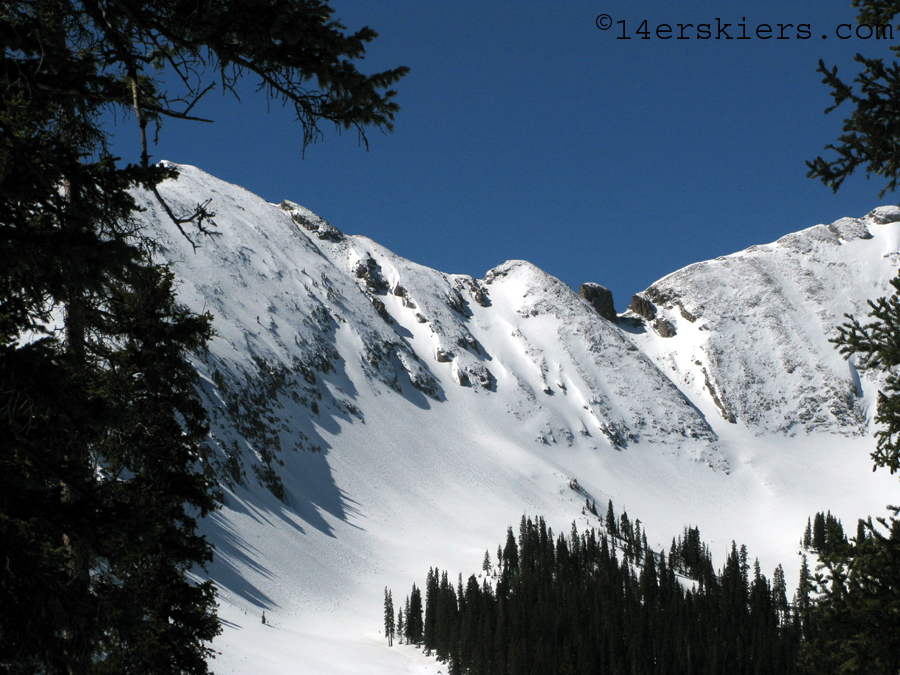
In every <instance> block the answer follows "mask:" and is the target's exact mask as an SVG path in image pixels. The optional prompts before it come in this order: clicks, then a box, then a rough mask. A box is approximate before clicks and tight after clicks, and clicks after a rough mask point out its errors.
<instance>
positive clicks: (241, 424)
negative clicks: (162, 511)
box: [142, 167, 725, 496]
mask: <svg viewBox="0 0 900 675" xmlns="http://www.w3.org/2000/svg"><path fill="white" fill-rule="evenodd" d="M163 189H164V194H165V195H166V198H167V199H168V200H170V202H171V204H172V205H173V206H174V207H175V208H176V209H179V210H181V211H185V212H187V211H189V210H190V209H191V207H192V206H193V204H195V203H197V202H200V201H205V200H206V199H210V198H211V199H212V204H213V208H214V210H215V212H216V223H217V225H218V234H217V235H216V236H214V237H212V238H206V239H203V240H202V241H200V242H199V243H200V247H199V248H198V249H197V250H196V251H194V250H193V249H192V248H191V246H190V243H189V242H188V241H187V240H185V239H184V237H182V236H181V235H180V234H179V233H177V232H173V231H172V228H171V227H170V226H169V225H168V223H167V222H166V220H165V217H164V216H163V214H162V213H160V212H159V209H158V207H157V206H156V205H155V204H154V203H153V202H152V200H151V199H149V198H146V199H143V200H142V206H144V207H145V208H146V209H147V213H146V216H145V221H146V222H147V223H148V226H149V227H151V228H156V232H157V233H158V236H161V237H162V238H163V239H164V241H165V247H164V249H163V252H162V253H163V256H164V257H165V258H166V259H168V260H171V261H173V262H177V264H178V276H179V279H180V281H181V284H182V285H181V291H180V293H181V297H182V298H183V299H184V300H185V301H186V302H187V303H188V304H190V305H191V306H192V307H195V308H197V309H205V310H207V311H211V312H212V313H213V315H214V316H215V324H214V325H215V329H216V332H217V338H216V339H214V340H213V342H212V344H211V345H210V353H209V355H208V356H207V357H206V359H204V362H203V363H201V364H199V368H200V371H201V373H202V374H203V376H204V378H205V379H206V381H207V382H208V386H207V389H206V391H207V395H208V397H209V401H210V402H211V404H212V405H211V410H212V411H213V420H214V432H215V439H216V443H217V445H218V446H219V450H220V454H219V459H220V461H222V462H223V463H224V464H225V466H226V467H227V468H228V469H229V470H230V472H229V475H230V476H231V478H232V480H233V481H234V482H238V483H240V482H244V480H245V479H246V478H247V476H246V475H242V470H243V472H244V474H246V469H247V467H250V469H251V470H252V471H253V472H254V473H255V475H256V476H255V477H256V479H258V480H260V481H262V482H263V483H265V484H266V485H269V486H270V487H274V489H275V490H276V493H277V494H279V496H280V495H281V488H279V487H277V486H278V485H279V484H280V482H281V479H280V474H281V473H282V472H281V470H280V468H279V466H280V464H281V462H282V458H281V453H282V451H284V450H296V451H304V450H307V451H308V450H312V451H317V450H321V449H322V447H323V439H322V438H321V437H320V434H319V433H318V431H317V429H316V427H317V422H318V421H319V420H322V419H324V418H329V417H330V418H334V419H335V420H341V421H344V422H347V423H352V422H353V421H354V420H357V421H359V422H362V421H363V420H364V419H365V416H366V414H381V413H382V412H383V410H382V409H383V408H384V406H385V405H386V404H385V401H384V400H380V401H379V404H378V406H377V407H376V409H375V410H371V411H369V410H365V409H363V408H361V406H360V400H361V397H360V395H359V394H358V393H356V394H355V393H354V391H357V392H358V390H359V389H360V388H367V389H369V390H371V391H372V393H376V394H378V395H381V396H384V397H387V398H390V397H400V398H405V399H407V400H410V401H414V402H418V404H419V405H421V406H422V407H423V408H427V407H430V406H433V405H437V404H440V403H442V402H444V401H446V399H447V390H448V389H453V390H458V389H462V390H464V391H465V395H466V396H468V397H469V398H472V399H473V400H478V399H477V397H488V398H491V399H496V402H495V403H493V405H497V406H500V407H502V408H504V409H505V410H506V411H507V413H508V415H509V416H511V417H512V418H513V419H514V420H516V421H517V422H518V423H519V424H516V427H517V432H518V433H517V435H516V436H517V438H516V440H517V441H518V442H519V443H522V444H524V445H526V446H527V445H531V444H542V445H559V446H562V447H567V446H571V445H572V444H573V442H574V439H575V438H576V437H580V438H582V439H587V442H589V443H591V444H593V445H595V446H597V447H603V448H607V449H609V448H613V449H617V450H619V449H624V448H627V447H628V446H629V444H632V443H635V442H639V441H647V442H651V443H665V444H667V445H669V446H672V447H673V448H683V449H686V450H688V451H689V452H690V453H692V455H693V456H695V457H698V458H701V459H702V460H703V461H705V462H707V463H708V464H710V465H711V466H716V467H719V468H725V462H724V460H723V458H722V457H721V456H720V455H719V453H718V451H717V449H716V445H715V441H716V434H715V433H714V432H713V430H712V428H711V427H710V426H709V424H708V423H707V421H706V420H705V419H704V416H703V415H702V414H700V413H699V412H698V410H697V409H696V407H695V406H693V405H692V404H691V402H690V401H689V400H688V399H687V398H686V397H685V396H684V394H683V393H682V392H681V391H680V390H679V388H678V387H677V386H676V385H675V384H674V383H673V382H672V380H671V379H670V378H669V376H668V375H667V374H664V373H663V372H662V371H660V369H659V368H658V367H657V366H656V365H655V364H654V362H653V361H652V360H651V359H650V358H648V357H647V356H646V355H645V354H644V353H643V352H642V351H641V350H640V349H639V348H638V347H637V346H636V345H635V343H634V341H633V340H632V337H631V336H630V335H629V334H628V333H627V332H626V331H623V330H622V329H621V328H620V327H619V326H617V325H616V324H615V323H613V322H610V321H608V320H606V319H603V318H601V317H600V316H599V315H598V314H597V313H596V311H595V310H594V309H593V308H591V307H590V306H589V305H588V304H587V303H586V302H585V301H584V300H583V299H582V298H581V297H580V296H578V295H577V294H576V293H575V292H573V291H572V289H571V288H569V287H568V286H567V285H565V284H563V283H562V282H560V281H559V280H558V279H556V278H554V277H551V276H550V275H548V274H546V273H545V272H543V271H541V270H540V269H538V268H536V267H535V266H533V265H531V264H530V263H527V262H523V261H510V262H506V263H504V264H502V265H500V266H498V267H496V268H494V269H493V270H490V271H489V272H488V273H487V274H486V275H485V278H484V279H483V280H475V279H472V278H470V277H467V276H461V275H448V274H444V273H442V272H438V271H436V270H432V269H429V268H426V267H422V266H421V265H416V264H415V263H413V262H410V261H408V260H405V259H403V258H401V257H399V256H397V255H394V254H393V253H391V252H390V251H388V250H386V249H384V248H383V247H381V246H379V245H378V244H376V243H375V242H373V241H371V240H369V239H367V238H365V237H354V236H346V235H344V234H342V233H341V232H340V231H339V230H337V229H336V228H334V227H333V226H331V225H330V224H328V223H326V222H325V221H323V220H322V219H321V218H319V217H318V216H316V215H315V214H313V213H311V212H310V211H308V210H307V209H305V208H303V207H301V206H299V205H297V204H294V203H292V202H287V201H286V202H283V203H282V204H280V205H279V206H275V205H272V204H268V203H265V202H263V201H262V200H260V199H259V198H258V197H256V196H255V195H253V194H251V193H249V192H247V191H244V190H241V189H239V188H234V187H233V186H228V185H226V184H224V183H222V182H220V181H218V180H216V179H214V178H212V177H210V176H208V175H206V174H204V173H202V172H200V171H199V170H196V169H193V168H191V167H182V176H181V178H180V179H179V180H178V182H177V183H170V184H166V185H164V186H163ZM242 467H243V468H242Z"/></svg>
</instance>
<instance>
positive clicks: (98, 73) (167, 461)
mask: <svg viewBox="0 0 900 675" xmlns="http://www.w3.org/2000/svg"><path fill="white" fill-rule="evenodd" d="M332 15H333V10H332V9H331V8H330V7H329V6H328V4H327V3H325V2H321V1H320V0H304V1H302V2H301V1H299V0H272V1H271V2H267V3H251V2H247V1H245V0H238V1H237V2H230V3H221V2H204V3H199V4H198V3H183V2H177V1H176V0H161V1H159V2H152V3H127V2H126V3H123V2H118V1H113V0H89V1H87V2H74V1H73V0H11V1H10V2H5V3H3V5H2V7H0V34H2V35H3V51H4V53H3V68H2V72H3V73H4V75H3V76H2V77H0V96H2V101H0V410H2V411H3V415H0V438H2V439H3V442H2V444H0V550H2V551H3V552H4V559H3V564H2V571H0V606H2V608H3V609H2V611H0V664H2V665H0V668H2V669H4V670H7V671H10V672H40V673H88V672H96V673H107V672H108V673H113V672H115V673H132V672H141V673H143V672H153V673H175V672H177V673H205V672H207V665H206V662H205V658H206V657H207V656H209V655H210V650H209V647H208V641H209V640H210V639H212V637H213V636H215V634H216V633H217V632H218V630H219V625H218V621H217V620H216V618H215V602H214V593H213V588H212V586H211V584H209V583H208V582H206V583H194V582H192V581H190V577H189V573H191V572H196V571H198V570H200V569H202V566H203V565H204V564H205V563H207V562H208V561H209V560H210V558H211V554H212V549H211V547H210V546H209V544H208V543H207V542H206V541H205V540H204V539H203V538H202V537H200V536H198V535H197V533H196V524H197V518H200V517H203V516H204V515H206V514H208V513H209V511H210V510H212V509H213V508H215V506H216V501H215V498H216V489H215V484H214V482H213V480H212V478H211V477H210V476H209V475H207V473H206V470H207V469H208V468H209V467H210V463H209V462H208V461H207V459H208V458H207V457H206V456H205V453H206V448H205V445H204V440H205V436H206V420H205V416H204V412H203V410H202V407H201V406H200V403H199V400H198V399H197V395H196V390H195V385H196V380H195V375H194V371H193V368H192V367H191V365H190V362H189V361H188V355H189V354H190V353H197V352H199V351H200V350H202V349H203V348H204V344H205V341H206V339H207V338H208V337H209V335H210V331H209V318H208V317H202V316H196V315H193V314H191V313H190V312H187V311H185V310H184V309H183V308H180V307H179V306H178V305H177V303H176V302H175V300H174V298H175V296H174V291H173V285H172V277H171V273H170V272H169V271H168V270H166V269H165V268H163V267H159V266H157V265H155V264H154V262H153V247H154V243H153V242H152V241H147V240H145V239H143V238H142V236H141V233H140V232H139V231H138V230H137V227H136V225H135V223H134V221H133V218H132V216H133V214H134V212H135V208H136V207H135V202H134V199H133V197H132V196H131V193H130V192H129V189H131V188H133V187H141V188H144V189H147V190H149V191H150V192H151V193H152V194H154V195H155V196H156V197H157V198H159V199H160V202H161V204H162V206H163V208H164V209H165V210H166V211H167V213H168V214H169V216H170V217H171V218H172V219H173V220H174V222H175V224H176V225H177V226H178V227H179V228H181V229H182V232H183V233H184V235H185V236H186V237H188V238H189V239H191V241H192V242H194V243H196V241H199V239H197V237H198V235H199V233H202V232H204V231H208V230H209V229H210V227H211V217H212V213H211V211H210V210H209V209H208V208H207V207H206V205H198V207H197V208H196V209H195V210H194V212H192V213H188V214H177V213H174V212H173V211H172V210H171V209H170V208H169V207H168V205H167V204H165V202H162V200H161V198H160V197H159V193H158V191H157V190H156V186H157V185H158V184H159V183H160V182H161V181H162V180H164V179H167V178H172V177H174V176H175V173H176V172H175V171H174V169H172V168H170V167H162V166H155V165H152V164H151V162H150V153H149V145H148V140H147V139H148V133H147V131H148V128H151V127H154V126H155V127H156V128H157V131H158V129H159V126H158V125H159V123H160V121H161V120H162V119H165V118H167V119H171V120H191V119H195V118H194V114H195V113H194V110H195V105H196V104H197V103H198V102H199V101H200V99H201V98H202V97H203V95H204V94H206V93H207V92H208V91H210V90H211V89H212V88H214V87H215V86H219V87H221V88H223V89H224V90H226V91H232V92H233V91H234V90H235V88H236V87H237V85H238V82H239V81H240V80H241V79H242V78H244V77H247V76H249V77H251V78H255V80H256V82H257V84H259V86H260V88H261V90H263V91H265V92H266V94H267V95H268V96H269V97H271V98H273V99H277V100H280V101H282V102H284V103H285V104H287V105H290V106H292V107H293V109H294V111H295V113H296V115H297V118H298V121H299V122H300V125H301V128H302V142H301V143H300V145H301V146H304V147H305V145H306V144H307V143H310V142H312V141H314V140H316V139H317V138H318V136H319V135H320V134H321V132H320V130H319V125H320V124H321V123H322V122H330V123H334V124H335V125H337V126H338V127H340V128H345V129H356V130H357V131H358V132H359V133H360V134H361V135H362V137H363V139H365V136H364V130H365V128H367V127H370V126H374V127H376V128H381V129H385V130H389V129H390V127H391V124H392V120H393V116H394V114H395V113H396V111H397V110H398V107H397V105H396V103H395V102H394V101H393V100H392V99H393V92H392V91H390V90H389V89H388V87H390V86H391V84H392V83H393V82H395V81H396V80H397V79H398V78H400V77H401V76H402V75H403V74H404V73H405V69H395V70H391V71H386V72H383V73H378V74H375V75H371V76H365V75H363V74H361V73H359V72H358V71H357V69H356V68H355V66H354V65H353V61H354V60H356V59H359V58H361V57H362V56H363V54H364V48H365V45H366V44H367V43H368V42H370V41H371V40H372V39H374V38H375V37H376V35H375V33H374V31H372V30H370V29H368V28H364V29H362V30H360V31H357V32H355V33H351V34H348V33H347V32H346V30H345V28H344V27H343V26H342V25H341V24H340V23H339V22H337V21H334V20H333V19H332ZM164 71H165V72H167V73H168V75H169V76H171V77H168V80H167V81H166V82H165V84H163V81H162V78H163V74H164ZM312 81H315V82H316V84H313V83H312ZM179 87H180V88H179ZM103 111H114V112H116V113H122V114H123V115H127V114H129V113H130V114H133V118H134V120H135V122H136V129H135V131H136V134H137V136H138V137H139V139H140V143H141V154H140V157H135V158H133V161H131V162H130V163H128V164H127V165H126V166H124V167H123V166H119V165H118V164H117V159H116V158H114V157H113V156H112V154H111V152H110V150H109V148H108V147H107V144H106V140H107V137H106V133H105V130H104V128H103V126H102V121H103V119H106V118H104V117H102V116H101V112H103ZM60 317H61V318H62V325H61V329H60V330H57V329H56V326H57V325H58V323H59V321H60Z"/></svg>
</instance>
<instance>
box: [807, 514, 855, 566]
mask: <svg viewBox="0 0 900 675" xmlns="http://www.w3.org/2000/svg"><path fill="white" fill-rule="evenodd" d="M810 523H811V525H810V524H807V531H806V533H805V534H804V535H803V540H802V544H803V547H804V548H805V549H807V550H812V551H815V552H816V553H818V554H820V555H824V554H828V553H830V552H831V551H832V550H834V549H836V548H840V547H843V546H844V545H845V544H846V543H847V536H846V535H845V534H844V525H843V523H841V521H840V520H839V519H838V518H835V517H834V516H833V515H831V511H829V512H828V513H824V512H822V511H820V512H818V513H817V514H816V515H815V517H814V518H812V519H810Z"/></svg>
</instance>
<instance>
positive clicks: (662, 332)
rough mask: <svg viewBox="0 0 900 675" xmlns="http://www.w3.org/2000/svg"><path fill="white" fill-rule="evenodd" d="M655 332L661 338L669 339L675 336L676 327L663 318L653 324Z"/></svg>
mask: <svg viewBox="0 0 900 675" xmlns="http://www.w3.org/2000/svg"><path fill="white" fill-rule="evenodd" d="M653 330H655V331H656V332H657V333H659V336H660V337H664V338H669V337H674V335H675V326H673V325H672V323H671V322H670V321H666V320H665V319H663V318H662V317H660V318H658V319H657V320H656V321H654V322H653Z"/></svg>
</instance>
